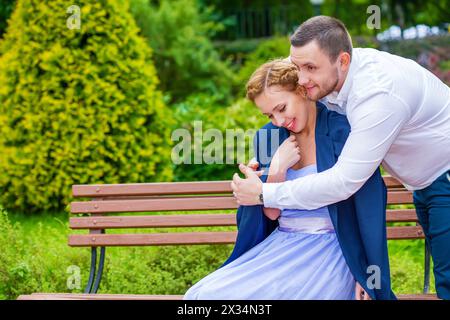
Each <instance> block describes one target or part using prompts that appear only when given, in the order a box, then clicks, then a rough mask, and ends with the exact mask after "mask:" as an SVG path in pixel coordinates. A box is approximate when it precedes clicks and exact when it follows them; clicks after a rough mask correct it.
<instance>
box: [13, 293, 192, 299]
mask: <svg viewBox="0 0 450 320" xmlns="http://www.w3.org/2000/svg"><path fill="white" fill-rule="evenodd" d="M182 299H183V296H182V295H147V294H100V293H96V294H86V293H32V294H30V295H21V296H19V297H18V298H17V300H182Z"/></svg>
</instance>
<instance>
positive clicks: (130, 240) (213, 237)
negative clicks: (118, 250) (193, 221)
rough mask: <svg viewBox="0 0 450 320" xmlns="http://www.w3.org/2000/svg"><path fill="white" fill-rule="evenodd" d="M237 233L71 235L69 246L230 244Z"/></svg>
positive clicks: (234, 240) (234, 239)
mask: <svg viewBox="0 0 450 320" xmlns="http://www.w3.org/2000/svg"><path fill="white" fill-rule="evenodd" d="M236 235H237V232H236V231H212V232H189V233H187V232H176V233H150V234H148V233H147V234H96V235H89V234H82V235H78V234H77V235H70V236H69V246H72V247H88V246H94V247H95V246H160V245H183V244H186V245H191V244H229V243H234V242H236Z"/></svg>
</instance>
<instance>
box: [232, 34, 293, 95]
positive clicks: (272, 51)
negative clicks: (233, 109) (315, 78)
mask: <svg viewBox="0 0 450 320" xmlns="http://www.w3.org/2000/svg"><path fill="white" fill-rule="evenodd" d="M290 46H291V44H290V42H289V38H288V37H276V38H273V39H270V40H267V41H264V42H262V43H261V44H260V45H259V46H258V47H257V48H256V50H255V51H254V52H252V53H250V54H249V55H248V56H247V58H246V60H245V63H244V65H243V67H242V68H241V70H239V74H238V79H237V85H238V86H239V88H238V91H239V92H240V94H241V95H244V93H245V84H246V83H247V81H248V79H249V78H250V76H251V75H252V73H253V72H254V71H255V70H256V69H257V68H258V67H259V66H261V65H262V64H263V63H266V62H268V61H269V60H273V59H276V58H285V57H287V56H289V48H290Z"/></svg>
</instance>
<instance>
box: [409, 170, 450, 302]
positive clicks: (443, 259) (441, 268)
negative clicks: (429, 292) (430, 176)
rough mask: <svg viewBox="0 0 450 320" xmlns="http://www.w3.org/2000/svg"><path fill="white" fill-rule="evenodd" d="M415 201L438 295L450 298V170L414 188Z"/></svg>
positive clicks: (442, 297)
mask: <svg viewBox="0 0 450 320" xmlns="http://www.w3.org/2000/svg"><path fill="white" fill-rule="evenodd" d="M414 204H415V206H416V212H417V217H418V219H419V222H420V224H421V226H422V228H423V230H424V232H425V236H426V239H427V241H428V243H429V245H430V248H431V256H432V258H433V264H434V268H433V272H434V278H435V283H436V292H437V295H438V297H439V298H441V299H446V300H450V170H449V171H447V172H445V173H444V174H442V175H441V176H440V177H439V178H437V179H436V180H435V181H434V182H433V183H432V184H431V185H429V186H428V187H426V188H425V189H422V190H418V191H414Z"/></svg>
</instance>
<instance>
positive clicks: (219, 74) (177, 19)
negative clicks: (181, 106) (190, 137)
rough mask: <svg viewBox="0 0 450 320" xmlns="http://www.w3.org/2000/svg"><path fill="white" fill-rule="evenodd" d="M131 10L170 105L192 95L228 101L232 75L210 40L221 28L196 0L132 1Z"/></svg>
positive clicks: (208, 10) (207, 10)
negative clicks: (168, 96)
mask: <svg viewBox="0 0 450 320" xmlns="http://www.w3.org/2000/svg"><path fill="white" fill-rule="evenodd" d="M131 11H132V13H133V15H134V17H135V19H136V22H137V24H138V26H139V27H140V29H141V32H142V34H143V36H145V38H146V39H147V41H148V43H149V45H150V47H151V48H152V49H153V52H154V55H153V56H154V60H155V66H156V69H157V70H158V76H159V79H160V80H161V89H162V90H163V92H164V93H165V94H169V95H170V98H171V101H172V102H180V101H182V100H184V99H186V98H187V97H188V96H189V95H191V94H193V93H197V92H198V93H200V92H201V93H202V94H209V95H213V96H215V97H216V98H218V99H220V100H221V101H228V99H229V98H230V97H229V94H230V90H231V86H232V84H233V81H234V75H233V73H232V71H231V69H230V67H229V63H228V62H226V61H222V60H221V58H220V56H219V54H218V52H217V50H216V49H215V48H214V46H213V43H212V41H211V40H210V38H211V37H212V36H213V35H214V34H215V33H216V32H217V31H218V30H220V29H221V28H222V26H221V25H220V24H218V23H215V22H214V21H212V20H211V18H210V17H211V15H212V14H213V12H212V10H211V8H209V7H200V6H199V4H198V2H197V1H196V0H170V1H169V0H163V1H160V2H159V5H153V4H150V3H149V1H148V0H132V1H131Z"/></svg>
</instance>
